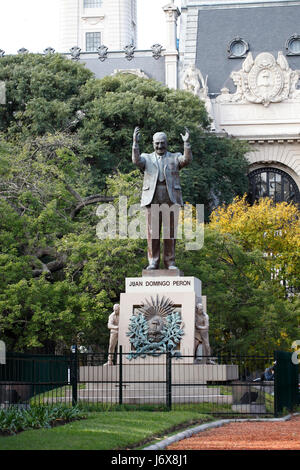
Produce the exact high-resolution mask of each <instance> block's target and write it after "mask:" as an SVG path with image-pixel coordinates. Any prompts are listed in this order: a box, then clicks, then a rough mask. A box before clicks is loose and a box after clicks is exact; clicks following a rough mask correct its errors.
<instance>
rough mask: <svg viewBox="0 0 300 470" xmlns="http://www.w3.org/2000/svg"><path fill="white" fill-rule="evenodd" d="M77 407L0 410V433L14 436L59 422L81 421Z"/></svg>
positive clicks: (46, 406) (58, 405)
mask: <svg viewBox="0 0 300 470" xmlns="http://www.w3.org/2000/svg"><path fill="white" fill-rule="evenodd" d="M84 416H85V415H84V414H83V412H82V411H81V410H80V408H79V407H77V406H73V407H69V406H67V405H63V404H57V405H55V406H53V405H39V406H31V407H30V408H28V409H24V408H17V407H15V406H11V407H10V408H7V409H2V410H0V433H2V434H15V433H17V432H20V431H25V430H27V429H39V428H50V427H52V426H53V425H54V424H55V423H59V422H60V421H63V422H69V421H73V420H75V419H82V418H83V417H84Z"/></svg>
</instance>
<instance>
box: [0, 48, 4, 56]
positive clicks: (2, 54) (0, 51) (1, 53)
mask: <svg viewBox="0 0 300 470" xmlns="http://www.w3.org/2000/svg"><path fill="white" fill-rule="evenodd" d="M4 55H5V51H4V50H3V49H0V57H4Z"/></svg>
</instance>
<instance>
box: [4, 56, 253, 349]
mask: <svg viewBox="0 0 300 470" xmlns="http://www.w3.org/2000/svg"><path fill="white" fill-rule="evenodd" d="M0 80H4V81H5V82H6V85H7V105H6V106H5V107H3V108H1V110H0V113H1V114H0V128H1V131H2V134H1V143H0V210H1V214H3V215H2V217H1V219H0V243H1V248H0V287H1V290H0V334H1V338H2V337H4V339H5V341H6V342H7V345H8V348H9V349H15V350H16V349H19V350H26V349H32V348H39V347H45V346H49V347H54V345H55V343H56V342H57V341H60V342H64V343H65V344H66V345H69V344H72V343H73V342H74V340H75V338H76V336H77V334H78V332H80V331H83V332H84V333H85V338H86V341H87V342H88V344H93V343H97V344H99V343H101V342H106V341H107V339H108V332H107V329H106V322H107V317H108V314H109V313H110V312H111V308H112V306H113V304H114V303H116V302H117V301H118V300H119V295H120V292H122V291H124V281H125V277H126V276H135V275H138V274H139V273H140V272H141V270H142V268H143V266H144V263H145V261H146V260H145V247H146V244H145V240H140V239H138V240H126V239H121V238H118V237H117V238H116V239H114V240H111V239H103V240H100V239H98V238H97V236H96V226H97V223H98V218H97V216H96V208H97V205H98V204H100V203H102V202H108V201H113V203H114V204H115V205H117V204H118V198H119V196H120V195H128V196H129V203H130V204H131V203H133V202H137V201H138V199H139V194H140V185H141V177H140V175H139V172H138V171H136V170H135V171H132V170H133V165H132V163H131V141H132V131H133V128H134V127H135V126H136V125H139V126H140V127H141V130H142V135H143V141H142V142H141V147H142V148H143V151H146V152H151V151H152V143H151V141H152V135H153V133H154V132H156V131H157V130H159V129H161V130H164V131H165V132H166V133H167V134H168V136H169V140H170V150H171V151H176V150H178V151H182V141H181V137H180V133H181V132H182V131H183V129H184V127H185V126H188V127H189V128H190V131H191V140H192V144H193V152H194V162H193V168H191V169H190V170H186V172H185V173H184V172H183V174H182V181H183V187H184V194H186V196H185V199H187V198H189V199H190V202H197V203H201V202H202V203H206V204H211V203H212V202H213V201H214V200H220V201H223V200H224V201H228V200H231V198H232V197H233V195H235V194H236V193H241V192H243V191H244V189H245V184H246V176H245V174H246V172H245V168H246V165H247V163H246V160H245V158H244V153H245V148H244V146H243V145H242V144H240V143H239V142H238V141H232V140H231V139H228V138H219V137H217V136H211V135H210V134H209V132H208V125H209V119H208V117H207V114H206V111H205V108H204V106H203V104H202V103H201V102H200V101H199V100H198V99H197V98H196V97H194V96H193V95H192V94H190V93H188V92H184V91H175V90H169V89H168V88H167V87H164V86H163V85H161V84H159V83H157V82H155V81H153V80H147V79H140V78H138V77H134V76H116V77H107V78H105V79H103V80H97V79H95V78H93V76H92V74H91V72H89V71H88V70H86V69H85V68H84V67H83V66H81V65H79V64H77V63H74V62H72V61H70V60H67V59H64V58H62V57H61V56H59V55H57V54H55V55H53V56H48V57H44V56H41V55H32V54H27V55H23V56H21V55H20V56H14V57H4V58H1V59H0ZM79 111H80V113H78V112H79ZM83 116H85V117H84V118H83ZM187 171H190V173H188V172H187ZM190 260H191V263H192V259H191V258H190Z"/></svg>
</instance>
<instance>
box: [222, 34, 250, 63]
mask: <svg viewBox="0 0 300 470" xmlns="http://www.w3.org/2000/svg"><path fill="white" fill-rule="evenodd" d="M248 51H249V44H248V43H247V42H246V41H244V39H242V38H234V39H232V40H231V41H230V43H229V44H228V46H227V52H228V58H229V59H239V58H240V57H246V54H247V52H248Z"/></svg>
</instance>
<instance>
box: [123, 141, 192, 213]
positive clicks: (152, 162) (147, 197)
mask: <svg viewBox="0 0 300 470" xmlns="http://www.w3.org/2000/svg"><path fill="white" fill-rule="evenodd" d="M191 160H192V152H191V149H190V146H189V145H188V146H186V148H185V152H184V155H182V154H181V153H170V152H166V154H165V155H164V157H163V160H162V161H163V171H164V175H165V180H166V186H167V190H168V194H169V198H170V200H171V202H172V203H173V204H179V205H180V206H183V200H182V193H181V186H180V180H179V170H180V169H181V168H183V167H185V166H186V165H188V164H189V163H190V162H191ZM132 161H133V163H134V164H135V165H137V166H138V167H139V168H140V169H141V170H142V171H143V172H144V183H143V192H142V199H141V206H142V207H144V206H148V205H149V204H151V202H152V199H153V196H154V193H155V189H156V185H157V181H158V175H159V167H158V162H157V157H156V154H155V152H153V153H150V154H147V153H142V154H141V155H139V152H137V153H136V152H134V151H133V155H132ZM162 202H164V201H162Z"/></svg>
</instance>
